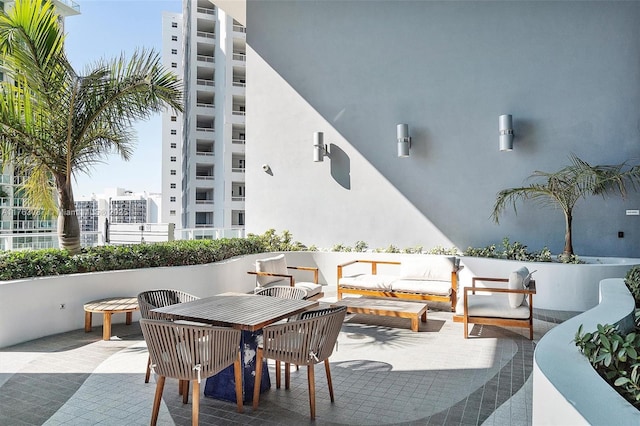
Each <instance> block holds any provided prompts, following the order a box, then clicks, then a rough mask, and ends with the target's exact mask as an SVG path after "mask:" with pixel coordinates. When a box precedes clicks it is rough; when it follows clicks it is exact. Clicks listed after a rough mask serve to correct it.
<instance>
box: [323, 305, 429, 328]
mask: <svg viewBox="0 0 640 426" xmlns="http://www.w3.org/2000/svg"><path fill="white" fill-rule="evenodd" d="M331 306H332V307H333V306H346V307H347V312H349V313H352V314H369V315H381V316H387V317H397V318H410V319H411V330H412V331H418V330H419V327H420V323H419V322H418V319H421V320H422V322H427V305H426V304H424V303H417V302H404V301H401V300H390V299H383V298H380V297H345V298H344V299H341V300H338V301H337V302H334V303H332V304H331Z"/></svg>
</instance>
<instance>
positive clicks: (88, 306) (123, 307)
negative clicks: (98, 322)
mask: <svg viewBox="0 0 640 426" xmlns="http://www.w3.org/2000/svg"><path fill="white" fill-rule="evenodd" d="M138 309H139V307H138V298H137V297H108V298H106V299H100V300H93V301H91V302H88V303H85V305H84V331H85V332H87V333H89V332H90V331H91V316H92V314H93V313H101V314H102V315H103V316H102V318H103V321H102V339H103V340H110V339H111V315H112V314H117V313H123V312H124V313H126V314H127V318H126V324H127V325H130V324H131V320H132V316H133V312H134V311H137V310H138Z"/></svg>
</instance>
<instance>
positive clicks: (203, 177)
mask: <svg viewBox="0 0 640 426" xmlns="http://www.w3.org/2000/svg"><path fill="white" fill-rule="evenodd" d="M196 180H213V176H201V175H196Z"/></svg>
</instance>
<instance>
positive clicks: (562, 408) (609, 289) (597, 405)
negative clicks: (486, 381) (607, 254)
mask: <svg viewBox="0 0 640 426" xmlns="http://www.w3.org/2000/svg"><path fill="white" fill-rule="evenodd" d="M600 299H601V300H600V304H599V305H598V306H597V307H595V308H593V309H591V310H590V311H588V312H585V313H583V314H581V315H578V316H576V317H574V318H572V319H570V320H568V321H565V322H564V323H562V324H560V325H558V326H557V327H555V328H553V329H552V330H551V331H549V332H548V333H547V334H545V335H544V336H543V337H542V339H540V342H539V343H538V345H537V346H536V350H535V352H534V356H533V358H534V359H533V363H534V365H533V418H532V420H533V421H532V423H533V424H534V425H560V424H562V425H565V424H566V425H587V424H591V425H609V424H619V425H638V424H640V412H639V411H638V410H637V409H636V408H635V407H633V406H632V405H631V404H630V403H628V402H627V401H626V400H625V399H624V398H622V397H621V396H620V395H619V394H618V393H617V392H616V391H615V390H614V389H612V388H611V386H609V384H608V383H607V382H605V381H604V380H603V379H602V378H601V377H600V376H599V375H598V373H596V371H595V370H594V369H593V367H592V366H591V364H590V363H589V361H588V360H587V358H585V357H584V356H583V355H582V354H581V353H580V351H579V350H578V347H577V346H575V345H574V344H573V339H574V336H575V333H576V331H577V330H578V327H579V326H580V325H581V324H582V325H583V329H584V331H595V330H596V329H597V325H598V324H620V327H621V329H623V330H630V329H631V328H632V327H633V311H634V309H635V302H634V300H633V297H632V296H631V294H630V293H629V291H628V290H627V288H626V286H625V284H624V280H622V279H606V280H602V281H601V283H600Z"/></svg>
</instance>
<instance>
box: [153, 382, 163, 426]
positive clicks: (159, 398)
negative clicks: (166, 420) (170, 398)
mask: <svg viewBox="0 0 640 426" xmlns="http://www.w3.org/2000/svg"><path fill="white" fill-rule="evenodd" d="M164 379H165V377H164V376H158V383H157V384H156V396H155V397H154V398H153V410H152V411H151V426H155V424H156V423H157V422H158V412H159V411H160V402H161V401H162V391H163V390H164Z"/></svg>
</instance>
